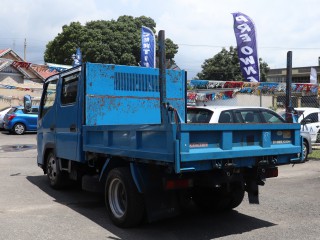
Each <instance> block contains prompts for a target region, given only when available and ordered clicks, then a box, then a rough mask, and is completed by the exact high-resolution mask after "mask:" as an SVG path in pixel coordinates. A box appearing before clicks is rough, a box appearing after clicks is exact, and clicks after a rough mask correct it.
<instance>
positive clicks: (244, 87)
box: [187, 80, 320, 101]
mask: <svg viewBox="0 0 320 240" xmlns="http://www.w3.org/2000/svg"><path fill="white" fill-rule="evenodd" d="M187 89H188V96H187V97H188V100H190V101H195V100H197V101H212V100H217V99H222V100H227V99H230V98H233V97H235V95H236V94H238V93H243V94H256V95H260V94H263V95H273V94H275V93H281V92H283V93H285V92H286V83H273V82H238V81H213V80H190V81H188V83H187ZM197 90H208V91H206V92H197ZM291 90H292V92H293V93H302V92H303V93H306V94H309V95H320V89H319V87H318V84H311V83H293V84H292V86H291Z"/></svg>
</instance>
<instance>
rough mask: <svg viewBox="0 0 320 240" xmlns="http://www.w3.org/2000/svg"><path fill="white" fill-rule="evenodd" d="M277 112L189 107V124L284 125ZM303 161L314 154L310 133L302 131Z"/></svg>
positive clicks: (256, 108)
mask: <svg viewBox="0 0 320 240" xmlns="http://www.w3.org/2000/svg"><path fill="white" fill-rule="evenodd" d="M284 122H285V120H284V119H283V118H282V117H281V116H280V115H279V114H277V113H276V112H274V111H272V110H271V109H268V108H263V107H237V106H235V107H233V106H203V107H200V106H198V107H188V109H187V123H284ZM301 137H302V138H303V160H304V161H306V160H307V158H308V154H309V153H311V152H312V145H311V137H310V134H309V132H308V131H303V130H301Z"/></svg>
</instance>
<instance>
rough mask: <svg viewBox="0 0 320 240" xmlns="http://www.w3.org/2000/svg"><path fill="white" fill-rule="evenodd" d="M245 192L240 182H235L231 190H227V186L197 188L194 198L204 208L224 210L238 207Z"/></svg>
mask: <svg viewBox="0 0 320 240" xmlns="http://www.w3.org/2000/svg"><path fill="white" fill-rule="evenodd" d="M244 193H245V191H244V189H243V187H242V185H241V184H240V183H239V184H238V183H233V184H231V186H230V191H227V187H226V186H222V187H220V188H215V189H212V188H205V189H197V190H196V191H195V194H194V196H193V200H194V202H195V203H196V205H198V207H200V208H201V209H202V210H205V211H209V212H222V211H228V210H231V209H234V208H236V207H238V206H239V205H240V204H241V202H242V200H243V198H244Z"/></svg>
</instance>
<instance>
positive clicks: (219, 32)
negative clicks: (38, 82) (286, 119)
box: [0, 0, 320, 77]
mask: <svg viewBox="0 0 320 240" xmlns="http://www.w3.org/2000/svg"><path fill="white" fill-rule="evenodd" d="M319 5H320V3H319V2H318V1H317V0H308V1H302V0H284V1H276V0H259V1H257V0H242V1H239V0H227V1H226V0H215V1H212V0H197V1H194V0H170V1H168V0H167V1H163V0H162V1H160V0H155V1H146V0H130V1H129V0H121V1H111V0H107V1H106V0H68V1H62V0H56V1H48V0H29V1H27V0H16V1H9V0H2V2H1V9H2V11H1V12H2V14H1V15H0V29H1V31H2V34H1V37H0V49H1V48H2V49H3V48H6V47H12V46H13V45H14V44H15V47H16V50H17V52H18V54H23V41H24V38H27V43H28V45H27V56H29V58H28V59H30V61H31V60H34V61H38V62H39V61H41V60H42V59H43V51H44V49H45V45H46V43H47V42H48V41H49V40H52V39H53V38H54V37H55V36H56V35H57V34H58V33H59V32H61V28H62V26H63V25H65V24H70V22H72V21H80V22H81V23H83V24H84V23H85V22H87V21H90V20H98V19H105V20H110V19H117V18H118V17H119V16H121V15H132V16H135V17H137V16H141V15H145V16H148V17H151V18H153V19H154V20H155V21H156V23H157V30H160V29H163V30H165V31H166V37H169V38H171V39H172V40H173V41H174V42H175V43H178V44H180V45H179V52H178V54H177V56H176V59H175V60H176V62H177V63H178V65H179V66H180V67H182V68H184V69H187V70H188V71H189V77H193V76H194V75H195V74H196V73H197V72H199V71H201V64H202V63H203V62H204V60H205V59H207V58H210V57H213V56H214V55H215V54H216V53H218V52H219V51H220V50H221V47H222V46H224V47H227V48H228V47H229V46H231V45H233V46H235V45H236V41H235V37H234V33H233V19H232V15H231V13H232V12H238V11H239V12H243V13H245V14H247V15H248V16H250V17H251V19H252V20H253V21H254V22H255V25H256V29H257V39H258V51H259V57H261V58H263V60H264V61H266V62H267V63H268V64H269V66H270V67H272V68H280V67H286V52H287V51H289V50H292V51H293V66H294V67H295V66H296V67H298V66H311V65H312V66H314V65H317V64H318V57H319V56H320V44H319V43H318V40H319V39H320V36H319V35H320V25H319V24H318V22H319V18H320V7H319ZM186 44H188V45H207V47H205V46H187V45H186ZM214 46H215V47H214ZM307 48H308V49H307Z"/></svg>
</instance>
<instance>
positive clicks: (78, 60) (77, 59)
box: [72, 48, 82, 67]
mask: <svg viewBox="0 0 320 240" xmlns="http://www.w3.org/2000/svg"><path fill="white" fill-rule="evenodd" d="M72 58H73V63H72V67H76V66H79V65H81V64H82V54H81V51H80V48H77V51H76V54H73V55H72Z"/></svg>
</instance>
